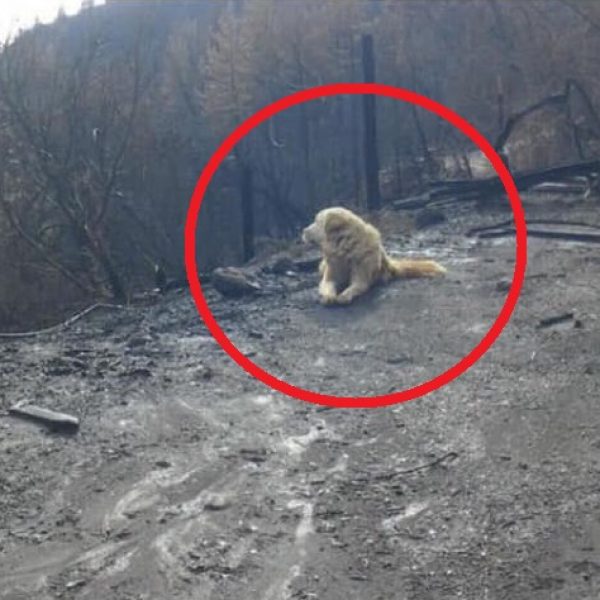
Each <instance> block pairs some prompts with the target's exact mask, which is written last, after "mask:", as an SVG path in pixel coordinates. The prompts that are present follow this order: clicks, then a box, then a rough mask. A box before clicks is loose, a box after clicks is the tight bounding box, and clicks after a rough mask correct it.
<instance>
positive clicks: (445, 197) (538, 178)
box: [393, 160, 600, 210]
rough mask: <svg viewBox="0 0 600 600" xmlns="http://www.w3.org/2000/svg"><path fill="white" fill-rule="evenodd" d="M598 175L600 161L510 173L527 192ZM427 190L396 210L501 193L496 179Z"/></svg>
mask: <svg viewBox="0 0 600 600" xmlns="http://www.w3.org/2000/svg"><path fill="white" fill-rule="evenodd" d="M598 173H600V160H588V161H584V162H577V163H569V164H565V165H558V166H554V167H547V168H544V169H535V170H529V171H520V172H516V173H513V174H512V178H513V181H514V182H515V185H516V187H517V189H518V190H519V191H524V190H527V189H530V188H532V187H534V186H536V185H540V184H542V183H548V182H556V181H564V180H565V179H570V178H573V177H577V176H586V177H589V176H592V175H593V174H598ZM428 187H429V190H428V191H427V192H425V193H423V194H420V195H418V196H411V197H410V198H404V199H402V200H397V201H396V202H394V203H393V206H394V208H396V209H398V210H410V209H415V208H423V207H425V206H427V205H429V204H431V203H433V202H438V201H444V202H447V203H454V202H468V201H473V200H477V199H478V198H480V197H482V196H486V195H494V194H500V193H504V191H505V190H504V185H503V184H502V181H501V180H500V178H499V177H497V176H493V177H485V178H483V179H452V180H440V181H432V182H431V183H429V185H428Z"/></svg>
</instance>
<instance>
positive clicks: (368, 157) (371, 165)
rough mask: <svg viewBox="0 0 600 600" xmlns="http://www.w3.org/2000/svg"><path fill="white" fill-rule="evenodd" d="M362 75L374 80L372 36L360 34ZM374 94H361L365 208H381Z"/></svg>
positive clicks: (366, 78) (368, 81)
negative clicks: (365, 191) (365, 179)
mask: <svg viewBox="0 0 600 600" xmlns="http://www.w3.org/2000/svg"><path fill="white" fill-rule="evenodd" d="M362 62H363V77H364V80H365V82H366V83H373V82H374V81H375V56H374V53H373V36H372V35H363V36H362ZM375 107H376V97H375V94H365V95H364V96H363V112H364V125H365V136H364V144H365V175H366V178H367V208H368V209H370V210H377V209H379V208H381V192H380V190H379V157H378V154H377V117H376V114H375Z"/></svg>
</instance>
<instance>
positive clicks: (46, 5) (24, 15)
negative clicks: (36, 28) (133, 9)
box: [0, 0, 104, 40]
mask: <svg viewBox="0 0 600 600" xmlns="http://www.w3.org/2000/svg"><path fill="white" fill-rule="evenodd" d="M103 2H104V0H96V2H95V4H103ZM61 6H62V7H63V8H64V9H65V11H66V13H67V14H69V15H71V14H73V13H76V12H77V11H78V10H79V8H80V7H81V0H13V1H11V0H0V40H4V39H6V37H7V35H9V34H15V33H17V32H18V30H19V29H27V28H28V27H31V26H32V25H33V24H34V23H35V20H36V18H38V19H39V20H40V21H41V22H42V23H49V22H51V21H53V20H54V19H55V18H56V15H57V13H58V10H59V9H60V7H61Z"/></svg>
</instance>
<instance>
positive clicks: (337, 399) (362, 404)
mask: <svg viewBox="0 0 600 600" xmlns="http://www.w3.org/2000/svg"><path fill="white" fill-rule="evenodd" d="M339 94H355V95H359V94H376V95H379V96H385V97H387V98H394V99H396V100H402V101H404V102H411V103H413V104H416V105H417V106H420V107H421V108H424V109H425V110H428V111H429V112H432V113H434V114H436V115H437V116H438V117H441V118H442V119H445V120H446V121H448V122H449V123H451V124H452V125H454V127H456V128H457V129H459V130H460V131H462V133H464V134H465V135H466V136H467V137H468V138H469V139H470V140H471V141H472V142H473V143H474V144H475V145H476V146H477V147H478V148H479V149H480V150H481V151H482V152H483V154H484V155H485V156H486V157H487V158H488V160H489V161H490V162H491V164H492V166H493V167H494V169H495V170H496V172H497V173H498V176H499V177H500V180H501V181H502V184H503V185H504V188H505V190H506V193H507V195H508V199H509V201H510V205H511V207H512V211H513V217H514V221H515V230H516V259H515V270H514V274H513V280H512V284H511V286H510V289H509V291H508V295H507V297H506V300H505V302H504V305H503V306H502V309H501V310H500V313H499V314H498V317H497V318H496V320H495V321H494V323H493V324H492V326H491V327H490V329H489V331H488V332H487V333H486V334H485V336H484V337H483V339H482V340H481V341H480V342H479V343H478V344H477V346H475V348H473V349H472V350H471V351H470V352H469V353H468V354H467V355H466V356H465V357H464V358H462V359H461V360H460V361H459V362H457V363H456V364H455V365H453V366H452V367H450V368H449V369H447V370H446V371H444V372H443V373H441V374H440V375H437V376H436V377H434V378H433V379H430V380H429V381H426V382H424V383H421V384H419V385H416V386H414V387H411V388H409V389H406V390H402V391H399V392H394V393H391V394H384V395H381V396H357V397H353V396H332V395H328V394H322V393H319V392H313V391H311V390H307V389H303V388H300V387H297V386H295V385H292V384H290V383H288V382H286V381H284V380H282V379H279V378H277V377H275V376H273V375H271V374H270V373H268V372H267V371H265V370H264V369H262V368H261V367H259V366H258V365H257V364H255V363H254V362H252V361H251V360H250V359H249V358H247V357H246V356H245V355H244V354H242V353H241V352H240V351H239V350H238V349H237V348H236V346H235V345H234V344H233V343H232V342H231V340H230V339H229V338H228V337H227V336H226V335H225V333H224V332H223V330H222V329H221V328H220V327H219V325H218V323H217V322H216V320H215V318H214V316H213V314H212V312H211V310H210V308H209V307H208V304H207V302H206V299H205V297H204V294H203V293H202V286H201V285H200V280H199V278H198V269H197V265H196V229H197V224H198V215H199V211H200V206H201V204H202V200H203V198H204V194H205V192H206V190H207V188H208V185H209V184H210V181H211V179H212V177H213V176H214V174H215V172H216V171H217V169H218V168H219V166H220V165H221V163H222V162H223V160H224V159H225V158H226V157H227V156H228V155H229V153H230V152H231V151H232V149H233V148H234V146H235V145H236V144H237V143H238V142H239V141H240V140H241V139H242V138H244V137H245V136H246V135H247V134H248V133H250V131H252V130H253V129H254V128H255V127H257V126H258V125H260V124H261V123H263V122H264V121H266V120H267V119H269V118H270V117H272V116H274V115H276V114H277V113H280V112H282V111H284V110H286V109H287V108H290V107H292V106H296V105H298V104H301V103H303V102H308V101H310V100H316V99H318V98H323V97H329V96H336V95H339ZM526 265H527V226H526V222H525V213H524V211H523V207H522V205H521V200H520V198H519V194H518V192H517V188H516V185H515V182H514V181H513V179H512V177H511V174H510V172H509V170H508V169H507V168H506V166H505V165H504V163H503V162H502V160H501V159H500V157H499V156H498V154H497V153H496V151H495V150H494V148H493V147H492V145H491V144H490V143H489V142H488V141H487V140H486V138H485V137H484V136H483V135H482V134H481V133H479V131H477V129H475V127H473V125H471V124H470V123H469V122H468V121H466V120H465V119H464V118H462V117H461V116H460V115H458V114H457V113H455V112H454V111H452V110H451V109H449V108H447V107H446V106H444V105H442V104H440V103H439V102H436V101H434V100H431V99H430V98H427V97H426V96H422V95H420V94H417V93H415V92H412V91H410V90H406V89H403V88H397V87H394V86H389V85H382V84H378V83H336V84H330V85H322V86H318V87H313V88H309V89H306V90H301V91H299V92H295V93H293V94H290V95H289V96H286V97H284V98H281V99H279V100H277V101H276V102H273V103H272V104H269V105H268V106H265V107H264V108H262V109H261V110H259V111H258V112H257V113H255V114H254V115H252V116H251V117H249V118H248V119H246V120H245V121H244V122H243V123H242V124H241V125H239V126H238V127H237V128H236V129H235V130H234V131H233V132H232V133H231V134H230V135H229V136H228V137H227V138H226V139H225V140H224V141H223V143H222V144H221V145H220V146H219V148H218V149H217V151H216V152H215V153H214V154H213V155H212V156H211V158H210V160H209V161H208V163H207V165H206V167H205V168H204V170H203V171H202V173H201V175H200V178H199V179H198V182H197V184H196V188H195V190H194V193H193V195H192V199H191V202H190V206H189V209H188V214H187V219H186V225H185V266H186V271H187V277H188V281H189V284H190V290H191V293H192V296H193V298H194V301H195V302H196V306H197V308H198V312H199V313H200V316H201V317H202V318H203V319H204V322H205V323H206V326H207V327H208V329H209V330H210V332H211V333H212V335H213V336H214V338H215V339H216V340H217V342H219V344H220V345H221V347H222V348H223V349H224V350H225V351H226V352H227V354H229V356H231V358H232V359H233V360H234V361H235V362H236V363H237V364H238V365H239V366H240V367H242V368H243V369H245V370H246V371H247V372H248V373H250V374H251V375H253V376H254V377H256V378H257V379H259V380H260V381H262V382H263V383H265V384H266V385H268V386H270V387H271V388H273V389H274V390H277V391H279V392H282V393H283V394H287V395H289V396H292V397H294V398H298V399H299V400H304V401H306V402H312V403H315V404H321V405H326V406H332V407H336V408H374V407H377V406H387V405H390V404H396V403H399V402H406V401H408V400H414V399H415V398H419V397H421V396H424V395H425V394H428V393H429V392H432V391H434V390H436V389H438V388H440V387H442V386H443V385H446V384H447V383H450V382H451V381H452V380H454V379H456V378H457V377H458V376H460V375H462V374H463V373H464V372H465V371H466V370H467V369H469V368H470V367H472V366H473V364H475V362H477V361H478V360H479V359H480V358H481V357H482V356H483V355H484V354H485V352H486V351H487V350H489V348H490V347H491V345H492V344H493V343H494V342H495V340H496V339H497V338H498V336H499V335H500V333H501V332H502V330H503V329H504V327H506V325H507V323H508V321H509V320H510V316H511V314H512V312H513V310H514V308H515V306H516V304H517V301H518V299H519V294H520V292H521V287H522V285H523V281H524V279H525V269H526Z"/></svg>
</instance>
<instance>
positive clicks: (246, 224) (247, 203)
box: [240, 163, 254, 262]
mask: <svg viewBox="0 0 600 600" xmlns="http://www.w3.org/2000/svg"><path fill="white" fill-rule="evenodd" d="M252 179H253V177H252V168H251V167H250V166H249V165H247V164H245V163H242V167H241V177H240V187H241V200H242V243H243V253H244V262H248V261H249V260H250V259H251V258H254V188H253V183H252Z"/></svg>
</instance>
